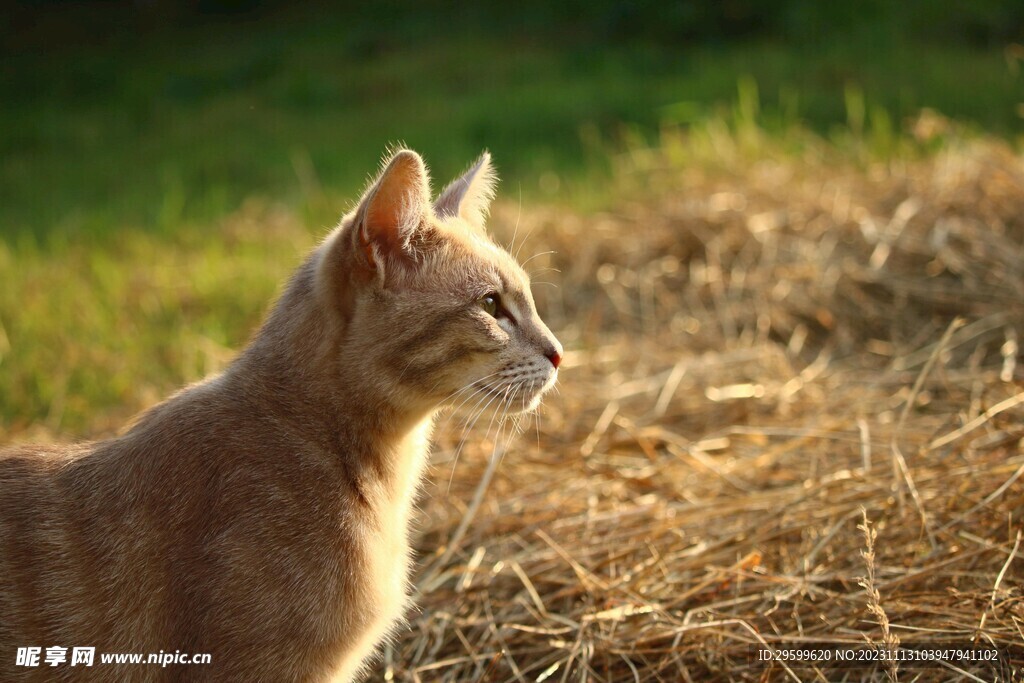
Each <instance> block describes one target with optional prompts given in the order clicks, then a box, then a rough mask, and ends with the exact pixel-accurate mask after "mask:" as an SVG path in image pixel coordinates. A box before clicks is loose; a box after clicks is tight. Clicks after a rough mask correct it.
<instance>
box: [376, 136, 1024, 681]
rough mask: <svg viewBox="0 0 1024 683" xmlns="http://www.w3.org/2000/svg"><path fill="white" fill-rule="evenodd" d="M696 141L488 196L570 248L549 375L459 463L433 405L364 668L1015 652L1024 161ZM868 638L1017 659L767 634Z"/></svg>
mask: <svg viewBox="0 0 1024 683" xmlns="http://www.w3.org/2000/svg"><path fill="white" fill-rule="evenodd" d="M728 142H729V141H728V140H727V139H725V140H724V142H723V141H722V140H718V141H715V140H713V139H712V140H711V141H710V143H708V144H712V145H714V144H727V143H728ZM686 149H687V148H686V146H685V141H684V143H683V144H681V145H679V146H677V147H676V148H674V150H673V148H670V147H662V148H659V149H655V150H638V151H636V152H634V153H632V154H631V155H629V156H628V158H626V159H625V160H624V162H623V166H624V168H623V170H622V171H621V174H620V175H621V177H622V178H623V182H625V183H630V184H632V185H633V186H634V190H633V192H632V196H633V197H636V200H635V201H633V202H631V203H622V204H620V205H618V206H617V207H615V208H614V210H609V211H606V212H598V213H594V214H591V215H575V214H569V213H566V212H564V211H561V210H557V209H537V210H528V209H525V208H524V209H522V210H521V211H520V209H519V207H518V206H511V207H509V206H506V207H504V208H501V207H499V211H498V212H497V215H496V216H495V219H494V222H496V223H497V225H498V226H499V228H504V227H507V228H508V233H507V235H508V237H509V238H511V235H512V229H511V228H512V226H514V225H516V224H517V222H518V223H519V228H518V232H519V235H518V238H517V239H518V241H520V242H522V241H524V237H525V236H526V234H527V233H529V237H528V239H525V243H526V245H527V246H526V247H525V248H524V254H525V253H526V251H529V252H531V253H533V252H547V251H553V252H554V253H553V254H544V255H542V256H539V257H538V258H536V259H534V260H532V261H531V262H530V264H529V268H530V269H531V270H533V271H534V273H535V279H536V280H538V281H550V282H552V283H554V284H556V285H557V286H556V287H549V286H545V285H538V286H537V287H536V292H537V295H538V299H539V305H540V308H541V310H542V311H544V312H545V313H546V317H547V318H549V319H550V320H551V322H552V323H553V325H552V326H553V327H554V328H555V329H556V330H558V331H559V333H560V335H561V337H562V338H563V341H564V342H565V343H566V347H567V349H569V350H568V352H567V353H566V358H565V361H564V365H563V370H562V373H561V382H560V391H559V393H558V394H557V395H555V396H552V397H551V398H549V399H548V400H547V401H546V403H545V406H544V407H543V408H542V409H541V411H540V415H539V418H538V419H537V420H526V421H525V422H524V423H523V424H522V427H523V430H522V432H521V433H520V434H518V435H515V436H513V437H512V438H511V440H507V439H506V436H505V434H503V435H502V436H501V437H500V438H497V437H496V434H495V432H496V428H495V426H494V425H492V426H491V428H490V430H489V433H486V434H485V430H484V429H483V428H482V427H480V428H477V429H476V430H475V431H474V432H473V433H472V434H471V435H469V436H468V440H467V441H466V443H465V446H464V448H463V451H462V453H461V455H460V457H459V459H458V462H457V464H456V463H454V454H455V451H456V449H457V448H458V446H459V443H460V441H461V439H462V437H463V436H464V435H463V433H462V431H461V430H462V427H461V422H460V420H459V418H458V417H457V416H456V417H452V418H450V419H448V420H446V421H445V422H444V423H443V424H442V426H441V430H440V434H439V437H438V443H437V446H436V449H435V451H436V453H435V459H434V465H433V475H432V479H431V481H430V482H428V485H427V486H426V490H425V495H424V497H423V501H422V507H423V511H422V514H421V517H420V519H421V528H420V530H419V534H418V535H417V541H416V543H417V546H418V556H419V559H420V563H421V564H422V565H423V567H424V568H423V570H422V571H421V573H420V574H419V576H418V577H414V581H415V582H416V587H417V603H418V610H417V611H416V612H415V613H414V614H412V615H411V620H410V622H411V623H410V627H409V629H408V630H404V631H401V632H399V633H398V634H397V635H396V637H395V639H394V642H393V643H392V644H391V645H390V646H389V647H388V648H387V651H386V653H385V658H384V661H383V662H382V663H381V664H380V665H379V667H378V669H377V670H375V671H374V672H373V676H372V678H373V679H374V680H378V679H380V678H384V679H386V680H392V679H393V680H401V681H531V682H534V681H537V682H540V681H553V682H558V681H595V682H596V681H691V680H692V681H701V680H707V679H709V678H716V679H731V680H757V681H761V680H818V681H824V680H838V679H842V680H879V679H885V678H886V677H889V678H891V679H893V680H895V679H896V677H897V676H899V678H900V679H901V680H964V679H966V680H986V681H989V680H1021V677H1022V673H1021V670H1022V667H1024V660H1022V658H1024V650H1022V643H1024V592H1022V589H1021V586H1022V578H1024V557H1022V555H1024V552H1021V548H1020V542H1019V541H1020V530H1021V528H1022V524H1024V485H1022V482H1021V481H1020V478H1021V476H1022V475H1024V449H1022V442H1021V439H1022V437H1024V424H1022V417H1024V405H1022V404H1024V372H1022V368H1021V366H1020V365H1019V364H1018V360H1019V355H1018V354H1019V352H1018V340H1019V337H1020V334H1021V323H1022V321H1024V277H1022V276H1024V163H1022V159H1021V158H1020V157H1019V156H1017V155H1015V153H1013V152H1012V151H1011V150H1009V149H1007V148H1006V147H1004V146H1001V145H1000V144H998V143H993V142H975V143H958V144H951V145H949V146H948V148H947V150H946V151H944V152H942V153H939V154H937V155H934V156H930V157H928V158H925V159H920V160H915V161H898V162H897V161H894V162H889V163H886V164H879V165H871V164H866V163H855V162H852V161H828V160H827V159H824V160H823V158H822V157H827V154H825V153H824V152H822V153H821V154H818V153H816V152H815V150H813V149H812V150H809V151H808V152H807V158H806V159H794V158H793V156H792V155H789V156H781V157H780V158H781V159H782V160H773V159H772V158H771V156H770V155H761V156H758V157H756V158H749V159H744V158H742V157H736V158H735V160H734V161H732V162H729V163H724V164H722V165H721V166H720V167H719V168H717V169H716V170H713V171H700V170H695V169H698V168H707V165H706V164H705V165H698V164H692V165H691V164H689V163H687V161H688V160H687V158H686V155H685V151H686ZM680 150H682V152H681V151H680ZM819 151H820V150H819ZM737 154H738V153H737ZM722 157H723V158H729V155H728V154H724V153H723V154H722ZM517 246H518V245H517ZM548 269H557V272H555V271H554V270H548ZM506 433H507V432H506ZM506 447H507V450H505V449H506ZM496 451H497V453H498V456H500V464H498V465H497V466H496V467H495V466H492V463H493V462H496V461H495V460H494V459H493V458H492V457H491V456H492V453H494V452H496ZM449 482H450V489H449ZM485 484H486V486H485ZM868 517H870V519H871V520H872V523H870V524H869V523H868V522H867V519H868ZM865 563H866V564H865ZM868 642H870V643H874V644H875V645H876V646H879V647H882V648H887V649H894V648H896V647H898V646H902V647H904V648H908V647H921V646H924V645H941V646H951V645H958V646H960V647H968V646H971V645H975V646H979V647H980V646H986V647H988V646H996V647H998V648H1000V660H999V661H998V662H996V663H992V662H979V661H973V662H971V661H967V662H963V661H961V662H947V663H944V664H932V665H929V666H925V667H922V666H913V665H908V664H906V663H899V664H886V663H882V662H878V663H874V664H871V663H861V664H859V665H857V666H852V667H851V666H850V665H845V666H843V667H839V666H837V665H836V664H835V663H834V662H833V663H819V664H817V665H815V666H811V667H808V666H806V665H796V664H786V663H775V664H768V663H765V662H762V661H759V660H758V656H757V649H758V648H771V649H776V650H778V649H780V648H791V647H794V646H799V645H810V644H823V643H828V644H848V645H849V646H851V647H865V645H866V643H868ZM1013 658H1016V659H1013ZM1011 660H1012V661H1011ZM1014 677H1016V678H1014Z"/></svg>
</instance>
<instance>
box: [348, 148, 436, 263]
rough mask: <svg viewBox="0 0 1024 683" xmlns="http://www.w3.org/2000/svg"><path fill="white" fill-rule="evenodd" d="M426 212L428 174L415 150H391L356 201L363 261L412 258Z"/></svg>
mask: <svg viewBox="0 0 1024 683" xmlns="http://www.w3.org/2000/svg"><path fill="white" fill-rule="evenodd" d="M429 213H430V177H429V176H428V174H427V167H426V165H425V164H424V163H423V159H422V158H421V157H420V155H419V154H417V153H416V152H413V151H412V150H408V149H400V150H398V151H397V152H395V153H394V154H393V155H392V156H391V158H390V159H388V160H387V161H386V162H385V164H384V169H383V170H382V171H381V173H380V176H379V177H378V178H377V180H376V181H375V182H374V183H373V184H372V185H371V186H370V188H369V189H368V190H367V191H366V194H365V195H363V199H362V200H361V201H360V206H359V210H358V214H357V221H358V239H359V243H360V246H361V247H362V250H363V252H364V254H365V256H366V261H367V265H369V266H370V268H371V269H375V270H379V269H380V267H381V265H383V264H382V262H386V261H394V262H403V261H406V260H415V255H414V248H413V246H412V242H413V238H414V236H415V234H416V232H417V231H418V230H419V229H420V228H421V227H422V225H423V223H424V222H425V220H426V217H427V215H428V214H429Z"/></svg>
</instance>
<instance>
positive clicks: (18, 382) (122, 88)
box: [0, 0, 1024, 441]
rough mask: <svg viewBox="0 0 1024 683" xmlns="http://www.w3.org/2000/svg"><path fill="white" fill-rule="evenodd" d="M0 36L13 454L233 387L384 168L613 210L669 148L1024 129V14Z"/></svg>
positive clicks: (8, 427) (94, 21) (570, 9)
mask: <svg viewBox="0 0 1024 683" xmlns="http://www.w3.org/2000/svg"><path fill="white" fill-rule="evenodd" d="M0 12H2V14H0V18H2V21H0V57H2V59H0V282H2V283H3V286H2V287H0V440H2V441H7V440H10V439H22V438H40V439H45V438H50V437H52V436H53V435H60V436H63V437H68V438H71V437H81V436H95V435H100V434H107V433H110V432H111V431H113V430H114V429H116V428H118V426H119V425H121V424H122V423H123V421H124V419H126V418H127V417H128V416H130V415H131V414H132V413H134V412H135V411H136V410H138V409H140V408H143V407H145V406H147V405H150V404H152V403H153V402H154V401H156V400H158V399H159V398H160V397H161V396H164V395H166V394H167V393H168V392H169V391H172V390H173V389H174V388H176V387H178V386H180V385H181V384H182V383H184V382H190V381H195V380H197V379H200V378H201V377H203V376H204V375H206V374H208V373H210V372H214V371H217V370H218V369H220V368H222V367H223V366H224V364H225V363H226V362H228V360H229V359H230V358H231V357H232V355H233V353H234V349H237V348H239V347H240V346H241V345H243V344H244V343H245V340H246V338H247V337H248V335H249V334H250V333H251V331H252V329H253V328H254V326H255V325H257V324H258V322H259V319H260V316H261V315H262V314H263V312H264V311H265V310H266V308H267V305H268V302H269V301H271V299H272V298H273V296H274V292H275V291H276V290H277V287H278V286H279V283H280V282H281V281H282V279H283V278H285V277H286V276H287V273H288V272H289V271H290V270H291V269H292V268H294V266H295V265H296V264H297V263H298V261H299V259H300V258H301V255H302V253H304V252H305V251H306V250H307V249H308V248H309V247H310V246H311V245H312V244H313V243H314V242H315V239H316V238H317V236H319V235H322V234H323V233H324V231H325V230H326V229H327V228H328V227H329V226H331V225H333V224H334V223H335V222H336V221H337V219H338V216H339V214H340V213H341V212H342V211H343V210H345V209H346V208H347V207H348V206H349V205H350V202H352V201H354V200H355V199H356V198H357V197H358V194H359V192H360V190H361V189H362V186H363V184H364V182H365V181H366V179H367V177H368V175H369V174H371V173H372V172H374V170H375V169H376V168H377V165H378V163H379V160H380V156H381V154H382V152H383V151H384V150H385V147H386V146H387V145H388V144H389V143H393V142H398V141H403V142H405V143H406V144H408V145H409V146H411V147H413V148H414V149H416V150H418V151H420V152H422V153H423V154H424V155H425V157H426V158H427V160H428V162H429V163H430V164H431V167H432V169H433V172H434V176H435V178H436V181H435V183H436V185H440V184H441V183H443V182H445V181H447V180H448V179H449V178H451V177H453V176H454V175H455V174H456V173H458V172H459V171H461V170H462V169H463V168H464V167H465V165H466V164H467V163H468V162H469V161H470V160H471V159H473V158H474V157H475V156H476V155H478V154H479V152H480V150H481V149H482V148H485V147H486V148H489V149H490V150H491V151H492V152H493V153H494V157H495V159H496V162H497V164H498V168H499V171H500V174H501V176H502V178H503V183H502V186H501V189H500V197H501V199H502V200H504V201H508V202H521V206H531V205H533V204H535V203H545V204H548V205H554V206H558V207H564V208H565V210H579V209H580V208H581V207H582V208H588V207H593V206H595V205H604V206H613V205H615V203H616V202H618V201H621V199H620V197H619V196H618V195H617V194H616V193H621V192H622V189H621V187H620V186H618V185H616V183H615V182H614V180H615V176H614V172H615V171H614V169H615V167H616V162H615V159H616V158H618V156H621V155H620V154H619V153H620V152H623V151H626V152H628V151H629V150H635V149H639V148H641V147H643V146H644V145H659V144H662V143H661V142H659V141H660V140H662V139H663V138H664V133H665V131H671V132H672V134H673V135H675V137H674V138H673V139H674V140H676V141H677V143H678V141H679V140H680V139H682V140H683V142H682V143H681V145H680V144H677V146H676V148H680V146H681V147H682V148H685V149H689V148H690V147H692V148H696V146H697V145H696V144H695V143H694V144H691V143H692V142H693V141H694V140H696V139H697V137H698V135H697V134H699V133H700V131H710V132H713V133H714V135H717V136H720V135H721V131H725V133H724V134H725V135H726V136H728V135H734V136H736V139H737V140H741V141H742V140H743V139H751V134H753V137H754V138H756V139H758V140H769V141H771V142H772V144H773V145H774V147H773V150H774V151H775V153H783V154H791V155H799V154H804V153H806V149H803V150H802V149H801V148H800V141H801V140H806V139H808V137H813V138H814V139H815V140H817V141H819V142H820V141H824V143H823V145H824V147H822V146H821V145H818V146H816V147H815V150H818V149H822V148H824V149H834V150H837V151H838V153H839V154H840V155H842V154H846V153H848V152H851V151H852V152H853V154H850V155H849V156H850V157H851V158H853V159H854V163H864V162H865V161H866V162H869V163H871V162H872V161H878V160H883V161H884V160H886V159H892V158H895V157H896V156H898V155H904V154H907V153H910V154H920V153H923V154H927V153H930V151H933V150H934V149H935V145H936V144H941V140H940V141H939V143H936V142H935V136H934V135H932V134H930V133H927V132H926V134H924V135H918V134H916V133H915V132H914V131H913V130H912V129H911V126H910V124H908V122H909V121H912V120H914V119H915V118H916V117H918V115H919V114H920V112H921V110H922V109H923V108H930V109H933V110H935V111H937V112H940V113H941V114H942V115H943V116H944V117H948V119H947V118H943V117H932V119H931V120H932V121H933V122H934V121H939V122H940V123H941V122H948V121H949V120H952V121H954V122H955V123H954V124H952V125H955V126H956V129H957V131H958V135H960V134H961V133H962V134H966V135H968V136H969V135H971V134H986V135H987V134H991V135H997V136H1001V137H1003V138H1006V139H1008V140H1010V141H1011V144H1014V145H1017V146H1018V148H1019V145H1020V143H1021V139H1022V138H1021V136H1022V130H1024V125H1022V124H1024V75H1022V73H1021V70H1022V68H1024V47H1022V44H1024V3H1021V2H1020V0H974V1H969V0H956V1H946V2H929V1H927V0H905V1H904V2H902V3H892V2H885V1H883V0H865V1H863V2H850V3H824V2H820V1H818V0H725V1H724V2H704V3H698V2H677V3H666V2H660V1H659V2H652V1H648V0H644V1H637V2H625V1H621V0H588V1H586V2H582V1H578V0H571V1H569V2H561V3H549V2H541V1H539V0H525V1H523V2H519V3H498V2H494V3H492V2H477V3H471V4H465V5H460V6H458V7H456V6H454V5H453V4H449V3H442V2H438V1H436V0H426V1H423V2H416V3H399V2H393V1H387V2H372V3H360V4H358V5H351V6H347V7H346V6H345V5H335V4H329V3H326V2H319V3H317V2H288V3H286V2H259V1H258V0H235V1H233V2H232V1H230V0H220V1H216V0H190V1H186V2H169V1H168V0H137V1H136V2H134V3H127V2H54V1H42V0H40V1H37V2H19V3H15V4H13V5H11V4H10V3H8V4H6V5H5V7H4V9H3V10H0ZM933 127H934V126H933ZM941 127H942V126H939V128H941ZM687 131H691V132H693V133H694V135H693V136H691V137H686V133H687ZM794 131H796V132H797V134H794ZM680 132H682V134H683V137H682V138H680V137H679V136H678V135H676V134H678V133H680ZM918 132H919V131H918ZM705 137H706V138H707V137H708V136H705ZM712 137H713V136H712ZM939 137H941V136H939ZM666 139H667V138H666ZM686 140H690V141H691V142H686ZM687 145H690V147H687ZM705 148H706V149H707V150H710V152H705V153H701V154H694V155H692V158H687V159H685V160H684V162H685V163H686V164H714V163H715V158H714V155H715V154H716V152H715V147H714V145H705ZM844 150H845V151H844ZM908 150H909V151H908ZM760 153H761V152H760V151H758V150H757V149H755V150H754V151H753V152H750V153H749V156H750V157H751V159H753V158H754V157H755V156H756V155H757V154H760ZM800 158H803V157H800ZM556 322H557V321H556Z"/></svg>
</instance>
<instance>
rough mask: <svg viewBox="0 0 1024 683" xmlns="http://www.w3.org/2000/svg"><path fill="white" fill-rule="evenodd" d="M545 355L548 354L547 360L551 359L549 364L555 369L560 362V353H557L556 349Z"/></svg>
mask: <svg viewBox="0 0 1024 683" xmlns="http://www.w3.org/2000/svg"><path fill="white" fill-rule="evenodd" d="M547 355H548V360H549V361H551V364H552V365H554V366H555V369H556V370H557V369H558V366H559V365H560V364H561V362H562V354H560V353H558V351H552V352H551V353H549V354H547Z"/></svg>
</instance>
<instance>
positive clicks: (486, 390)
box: [480, 370, 558, 415]
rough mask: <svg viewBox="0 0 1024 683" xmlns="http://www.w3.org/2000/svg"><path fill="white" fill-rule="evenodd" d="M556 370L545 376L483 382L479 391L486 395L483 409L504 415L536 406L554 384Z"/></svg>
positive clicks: (523, 411) (529, 409)
mask: <svg viewBox="0 0 1024 683" xmlns="http://www.w3.org/2000/svg"><path fill="white" fill-rule="evenodd" d="M557 377H558V371H557V370H554V371H552V372H550V373H548V374H547V376H545V377H524V378H517V379H513V380H510V381H504V382H497V383H484V384H482V385H481V387H480V388H481V393H483V394H484V395H485V396H486V397H487V401H486V403H487V405H486V407H485V410H491V411H494V412H497V413H504V414H506V415H514V414H517V413H525V412H529V411H531V410H534V409H535V408H537V406H539V405H540V402H541V400H542V399H543V398H544V394H546V393H547V392H548V390H549V389H551V387H553V386H554V384H555V380H556V379H557Z"/></svg>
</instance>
